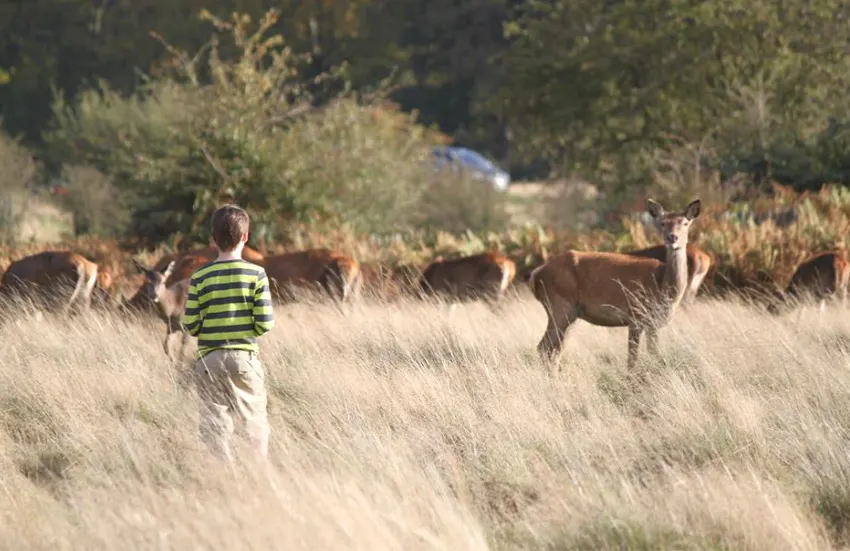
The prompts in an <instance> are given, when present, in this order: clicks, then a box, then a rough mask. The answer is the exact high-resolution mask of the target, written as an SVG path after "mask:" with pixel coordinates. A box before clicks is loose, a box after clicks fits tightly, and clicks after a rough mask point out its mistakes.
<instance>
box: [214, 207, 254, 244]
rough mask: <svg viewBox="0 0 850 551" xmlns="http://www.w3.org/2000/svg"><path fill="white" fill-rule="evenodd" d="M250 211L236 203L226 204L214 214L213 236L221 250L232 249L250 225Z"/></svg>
mask: <svg viewBox="0 0 850 551" xmlns="http://www.w3.org/2000/svg"><path fill="white" fill-rule="evenodd" d="M250 223H251V221H250V219H249V218H248V213H247V212H245V210H244V209H241V208H239V207H237V206H236V205H225V206H223V207H220V208H219V209H218V210H216V211H215V212H214V213H213V215H212V222H211V225H212V237H213V241H215V244H216V246H217V247H218V248H219V250H221V251H232V250H233V249H234V248H236V245H237V244H238V243H239V239H240V238H241V237H242V234H243V233H248V228H249V227H250Z"/></svg>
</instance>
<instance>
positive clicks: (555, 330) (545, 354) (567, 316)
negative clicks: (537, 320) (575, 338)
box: [537, 305, 578, 371]
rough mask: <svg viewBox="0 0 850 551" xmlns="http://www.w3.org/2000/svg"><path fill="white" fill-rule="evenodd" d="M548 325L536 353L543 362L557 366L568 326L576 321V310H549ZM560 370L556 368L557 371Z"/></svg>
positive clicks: (574, 308) (571, 308) (571, 307)
mask: <svg viewBox="0 0 850 551" xmlns="http://www.w3.org/2000/svg"><path fill="white" fill-rule="evenodd" d="M547 314H548V317H549V323H548V325H547V326H546V332H545V333H543V338H541V339H540V342H539V343H538V344H537V353H538V354H539V355H540V358H541V359H542V360H543V361H544V362H548V363H551V364H557V363H558V359H559V358H560V356H561V351H562V349H563V346H564V341H565V340H566V338H567V332H568V331H569V329H570V326H571V325H572V324H573V322H575V320H577V319H578V310H577V308H576V307H575V306H573V305H569V306H567V307H565V308H555V307H553V308H551V309H550V310H549V311H548V312H547ZM560 370H561V368H560V366H558V371H560Z"/></svg>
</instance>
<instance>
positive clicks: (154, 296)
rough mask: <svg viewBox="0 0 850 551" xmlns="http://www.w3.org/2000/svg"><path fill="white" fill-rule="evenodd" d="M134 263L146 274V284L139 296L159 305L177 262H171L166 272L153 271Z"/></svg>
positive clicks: (143, 285) (140, 290)
mask: <svg viewBox="0 0 850 551" xmlns="http://www.w3.org/2000/svg"><path fill="white" fill-rule="evenodd" d="M133 262H134V263H135V264H136V267H137V268H139V270H141V271H142V273H144V274H145V282H144V283H143V284H142V287H141V289H139V295H140V296H141V297H143V298H145V299H148V300H151V301H152V302H153V303H154V304H157V305H158V304H159V303H160V301H161V299H162V296H163V294H164V291H165V282H166V281H168V278H169V276H170V275H171V272H172V270H174V264H175V261H174V260H172V261H171V262H169V264H168V267H167V268H166V269H165V271H164V272H157V271H156V270H151V269H150V268H147V267H146V266H143V265H142V264H140V263H139V262H137V261H135V260H134V261H133Z"/></svg>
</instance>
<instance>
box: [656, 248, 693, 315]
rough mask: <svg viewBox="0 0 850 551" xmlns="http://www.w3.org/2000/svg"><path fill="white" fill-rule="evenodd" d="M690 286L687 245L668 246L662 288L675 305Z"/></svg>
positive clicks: (672, 304)
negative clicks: (674, 247)
mask: <svg viewBox="0 0 850 551" xmlns="http://www.w3.org/2000/svg"><path fill="white" fill-rule="evenodd" d="M687 287H688V254H687V247H686V246H685V244H683V245H682V246H681V247H679V248H677V249H673V248H670V247H667V257H666V260H665V266H664V280H663V281H662V284H661V288H662V291H663V293H664V295H665V296H666V297H667V298H668V299H669V300H670V301H671V306H673V307H675V305H676V304H678V303H679V302H680V301H681V300H682V297H683V296H684V295H685V291H686V290H687Z"/></svg>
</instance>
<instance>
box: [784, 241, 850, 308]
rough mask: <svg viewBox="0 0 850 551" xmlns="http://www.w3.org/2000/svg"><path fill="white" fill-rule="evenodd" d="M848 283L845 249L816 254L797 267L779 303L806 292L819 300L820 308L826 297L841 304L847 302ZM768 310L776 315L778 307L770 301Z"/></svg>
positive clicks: (798, 296)
mask: <svg viewBox="0 0 850 551" xmlns="http://www.w3.org/2000/svg"><path fill="white" fill-rule="evenodd" d="M848 282H850V262H848V259H847V252H846V251H843V250H835V251H827V252H823V253H818V254H815V255H812V256H810V257H809V258H807V259H805V260H804V261H803V262H801V263H800V265H799V266H797V269H796V270H795V271H794V275H792V276H791V280H790V282H789V283H788V286H787V287H786V289H785V293H784V295H783V296H782V297H781V299H780V303H781V304H782V303H784V305H786V306H787V305H788V303H789V299H791V300H800V299H802V298H803V297H804V296H805V295H807V294H809V295H812V296H813V298H815V299H816V300H817V301H818V302H819V306H820V308H819V309H820V310H821V311H823V310H824V308H825V307H826V299H827V298H833V299H837V300H838V301H839V302H841V305H842V306H844V305H846V303H847V287H848ZM768 311H769V312H770V313H772V314H779V313H780V311H781V308H780V307H779V306H778V305H777V304H776V303H771V304H770V305H769V306H768Z"/></svg>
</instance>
